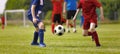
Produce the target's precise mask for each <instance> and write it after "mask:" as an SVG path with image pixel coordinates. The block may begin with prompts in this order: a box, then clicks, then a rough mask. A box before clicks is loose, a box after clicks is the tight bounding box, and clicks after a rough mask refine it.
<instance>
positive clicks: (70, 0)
mask: <svg viewBox="0 0 120 54" xmlns="http://www.w3.org/2000/svg"><path fill="white" fill-rule="evenodd" d="M65 2H66V3H67V4H66V6H67V10H76V9H77V0H65Z"/></svg>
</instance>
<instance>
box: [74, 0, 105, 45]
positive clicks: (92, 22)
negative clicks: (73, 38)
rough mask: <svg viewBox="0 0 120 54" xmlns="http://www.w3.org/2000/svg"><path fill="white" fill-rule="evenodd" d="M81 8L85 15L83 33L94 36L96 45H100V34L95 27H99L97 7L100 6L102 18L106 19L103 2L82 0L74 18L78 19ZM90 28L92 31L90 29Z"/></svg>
mask: <svg viewBox="0 0 120 54" xmlns="http://www.w3.org/2000/svg"><path fill="white" fill-rule="evenodd" d="M80 8H81V9H82V13H83V16H84V24H83V35H84V36H92V37H93V38H94V40H95V43H96V46H97V47H100V46H101V45H100V43H99V38H98V34H97V31H96V30H95V28H96V27H97V14H96V11H95V10H96V8H100V13H101V19H102V20H104V15H103V8H102V6H101V3H100V2H98V0H80V3H79V6H78V9H77V12H76V14H75V16H74V18H73V20H75V19H76V16H77V14H78V12H79V11H80ZM88 29H89V30H90V31H88Z"/></svg>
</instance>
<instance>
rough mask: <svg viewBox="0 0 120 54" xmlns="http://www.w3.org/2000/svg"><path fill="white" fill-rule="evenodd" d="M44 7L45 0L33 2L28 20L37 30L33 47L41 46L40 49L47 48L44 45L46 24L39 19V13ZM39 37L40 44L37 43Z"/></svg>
mask: <svg viewBox="0 0 120 54" xmlns="http://www.w3.org/2000/svg"><path fill="white" fill-rule="evenodd" d="M42 7H43V0H32V1H31V6H30V9H29V10H28V13H27V15H28V19H29V20H30V21H31V22H32V23H33V25H34V27H35V28H36V30H35V32H34V38H33V42H32V43H31V45H39V46H40V47H46V45H45V43H44V29H45V28H44V23H43V22H42V21H41V18H39V13H40V12H41V10H42ZM38 36H39V38H40V43H38V42H37V40H38Z"/></svg>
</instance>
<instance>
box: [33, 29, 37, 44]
mask: <svg viewBox="0 0 120 54" xmlns="http://www.w3.org/2000/svg"><path fill="white" fill-rule="evenodd" d="M37 40H38V32H36V31H35V32H34V38H33V43H37Z"/></svg>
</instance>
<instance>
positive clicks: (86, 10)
mask: <svg viewBox="0 0 120 54" xmlns="http://www.w3.org/2000/svg"><path fill="white" fill-rule="evenodd" d="M100 6H101V4H100V3H99V2H98V0H80V3H79V6H78V8H82V13H83V16H84V19H90V18H97V14H96V7H98V8H99V7H100Z"/></svg>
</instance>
